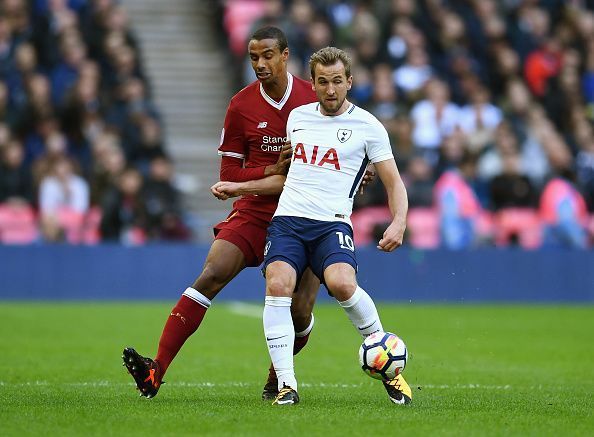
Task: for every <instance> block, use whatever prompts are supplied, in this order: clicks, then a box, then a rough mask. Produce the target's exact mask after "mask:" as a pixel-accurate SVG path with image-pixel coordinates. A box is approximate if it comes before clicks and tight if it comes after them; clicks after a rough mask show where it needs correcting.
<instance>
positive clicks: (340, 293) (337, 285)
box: [326, 277, 357, 302]
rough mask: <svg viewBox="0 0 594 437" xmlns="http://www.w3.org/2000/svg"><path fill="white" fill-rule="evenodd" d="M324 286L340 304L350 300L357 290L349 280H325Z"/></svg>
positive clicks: (355, 284)
mask: <svg viewBox="0 0 594 437" xmlns="http://www.w3.org/2000/svg"><path fill="white" fill-rule="evenodd" d="M326 286H327V287H328V288H329V290H330V292H331V293H332V296H334V298H335V299H336V300H338V301H340V302H343V301H345V300H348V299H350V298H351V297H352V296H353V294H354V293H355V290H356V289H357V283H356V282H354V281H352V280H350V279H349V278H340V277H338V278H332V279H330V280H326Z"/></svg>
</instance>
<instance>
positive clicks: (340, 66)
mask: <svg viewBox="0 0 594 437" xmlns="http://www.w3.org/2000/svg"><path fill="white" fill-rule="evenodd" d="M309 65H310V70H311V78H312V79H311V80H312V87H313V89H314V91H315V92H316V95H317V98H318V102H317V103H311V104H306V105H303V106H300V107H297V108H295V109H294V110H293V111H292V112H291V113H290V115H289V119H288V122H287V138H288V141H290V142H291V144H292V147H293V157H292V162H291V166H290V169H289V172H288V175H287V178H286V181H285V184H284V188H283V191H282V194H281V196H280V200H279V204H278V207H277V209H276V212H275V214H274V217H273V219H272V222H271V224H270V226H269V228H268V236H267V242H266V246H265V251H264V255H265V260H264V268H265V272H266V301H265V306H264V317H263V323H264V333H265V336H266V342H267V344H268V351H269V353H270V357H271V358H272V362H273V364H274V368H275V370H276V374H277V377H278V383H279V394H278V396H277V397H276V399H275V400H274V402H273V404H277V405H291V404H296V403H298V402H299V396H298V394H297V380H296V377H295V371H294V366H293V354H292V351H293V342H294V337H295V330H294V328H293V322H292V319H291V300H292V295H293V291H294V290H295V287H296V285H297V283H298V281H299V278H300V276H301V274H302V273H303V271H304V270H305V269H306V268H307V267H308V266H309V267H311V269H312V271H313V272H314V273H315V275H316V276H318V278H319V279H320V280H321V281H322V282H323V283H324V284H325V285H326V288H328V291H329V292H330V294H331V295H332V296H333V297H334V298H335V299H336V300H337V301H338V303H339V304H340V306H341V307H343V308H344V310H345V311H346V313H347V316H348V317H349V319H350V320H351V322H352V323H353V325H354V326H355V328H356V329H357V330H358V331H359V333H360V334H361V335H362V336H363V337H364V338H365V337H367V336H368V335H370V334H372V333H374V332H377V331H383V328H382V324H381V321H380V319H379V316H378V313H377V310H376V307H375V304H374V303H373V300H372V299H371V297H370V296H369V295H368V294H367V293H366V292H365V290H363V289H362V288H361V287H359V286H358V285H357V278H356V272H357V261H356V258H355V246H354V243H353V230H352V226H351V222H350V215H351V212H352V207H353V197H354V195H355V193H356V191H357V189H358V187H359V185H360V183H361V180H362V178H363V175H364V173H365V169H366V167H367V165H368V163H369V162H371V163H373V164H374V166H375V170H376V172H377V174H378V175H379V177H380V179H381V180H382V182H383V184H384V186H385V187H386V191H387V194H388V204H389V207H390V211H391V212H392V216H393V220H392V222H391V223H390V225H389V226H388V228H387V229H386V231H385V232H384V234H383V238H382V239H381V240H380V241H379V243H378V246H377V247H378V249H380V250H382V251H385V252H391V251H392V250H394V249H396V248H397V247H399V246H400V245H402V239H403V235H404V230H405V227H406V213H407V209H408V200H407V195H406V189H405V187H404V184H403V182H402V179H401V178H400V174H399V172H398V168H397V167H396V163H395V161H394V157H393V155H392V149H391V146H390V141H389V139H388V134H387V132H386V130H385V128H384V127H383V126H382V124H381V123H380V122H379V121H378V120H377V119H376V118H375V117H374V116H373V115H371V114H370V113H368V112H367V111H365V110H363V109H361V108H359V107H357V106H355V105H353V104H352V103H350V102H349V101H348V100H347V99H346V96H347V91H348V90H349V89H350V88H351V85H352V80H353V79H352V76H351V73H350V70H351V60H350V58H349V56H348V55H347V54H346V53H345V52H344V51H342V50H340V49H337V48H335V47H326V48H324V49H321V50H319V51H317V52H316V53H314V54H313V55H312V56H311V58H310V62H309ZM384 386H385V388H386V390H387V391H388V395H389V397H390V400H391V401H392V402H394V403H397V404H405V403H409V402H410V401H411V398H412V393H411V390H410V387H409V386H408V384H407V383H406V381H405V380H404V379H403V378H402V376H401V375H398V376H397V377H396V378H395V379H394V380H392V381H387V382H384Z"/></svg>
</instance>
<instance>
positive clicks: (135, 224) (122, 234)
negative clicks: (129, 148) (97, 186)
mask: <svg viewBox="0 0 594 437" xmlns="http://www.w3.org/2000/svg"><path fill="white" fill-rule="evenodd" d="M142 186H143V180H142V175H141V174H140V173H139V172H138V170H135V169H133V168H128V169H126V170H125V171H124V172H123V173H122V174H121V175H120V177H119V179H118V184H117V186H116V187H113V188H112V189H111V190H109V191H108V192H107V193H106V195H105V197H104V199H103V201H102V204H101V209H102V210H103V217H102V218H101V227H100V229H101V237H102V238H103V239H104V240H105V241H116V242H120V243H123V244H142V243H144V242H145V241H146V231H147V223H148V214H147V210H146V204H145V199H144V196H143V194H142Z"/></svg>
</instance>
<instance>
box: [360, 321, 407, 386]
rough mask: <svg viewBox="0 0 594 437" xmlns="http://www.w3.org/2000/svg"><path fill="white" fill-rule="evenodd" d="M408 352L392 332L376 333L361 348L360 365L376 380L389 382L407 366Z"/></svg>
mask: <svg viewBox="0 0 594 437" xmlns="http://www.w3.org/2000/svg"><path fill="white" fill-rule="evenodd" d="M407 360H408V350H407V349H406V345H405V344H404V342H403V341H402V339H401V338H400V337H398V336H397V335H396V334H392V333H391V332H381V331H380V332H375V333H373V334H371V335H370V336H368V337H367V338H366V339H365V340H364V341H363V344H362V345H361V347H360V348H359V364H361V368H362V369H363V371H364V372H365V373H367V374H368V375H369V376H371V377H372V378H375V379H382V380H384V381H389V380H391V379H394V378H395V377H396V376H397V375H399V374H400V373H401V372H402V371H403V370H404V367H405V366H406V362H407Z"/></svg>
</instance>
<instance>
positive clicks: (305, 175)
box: [274, 103, 394, 224]
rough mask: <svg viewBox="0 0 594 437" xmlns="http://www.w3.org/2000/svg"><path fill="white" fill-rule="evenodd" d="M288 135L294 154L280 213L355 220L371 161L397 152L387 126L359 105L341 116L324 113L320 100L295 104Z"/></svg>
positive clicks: (314, 217) (316, 218)
mask: <svg viewBox="0 0 594 437" xmlns="http://www.w3.org/2000/svg"><path fill="white" fill-rule="evenodd" d="M287 140H288V141H290V142H291V145H292V147H293V157H292V160H291V167H290V168H289V173H288V174H287V180H286V181H285V186H284V189H283V192H282V194H281V196H280V200H279V203H278V207H277V209H276V212H275V213H274V215H275V216H295V217H305V218H310V219H315V220H322V221H343V222H346V223H349V224H351V220H350V215H351V212H352V210H353V198H354V197H355V194H356V193H357V189H358V188H359V185H360V184H361V180H362V179H363V175H364V174H365V169H366V167H367V164H368V163H369V162H372V163H376V162H381V161H385V160H387V159H391V158H393V157H394V156H393V154H392V147H391V146H390V140H389V139H388V133H387V132H386V129H385V128H384V126H383V125H382V124H381V123H380V122H379V120H378V119H377V118H375V117H374V116H373V115H371V114H370V113H369V112H367V111H365V110H364V109H361V108H359V107H357V106H355V105H353V104H351V105H350V107H349V108H348V109H347V110H346V111H345V112H343V113H342V114H340V115H337V116H327V115H323V114H321V113H320V108H319V103H310V104H307V105H303V106H299V107H297V108H295V109H293V110H292V111H291V113H290V114H289V119H288V121H287Z"/></svg>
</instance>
